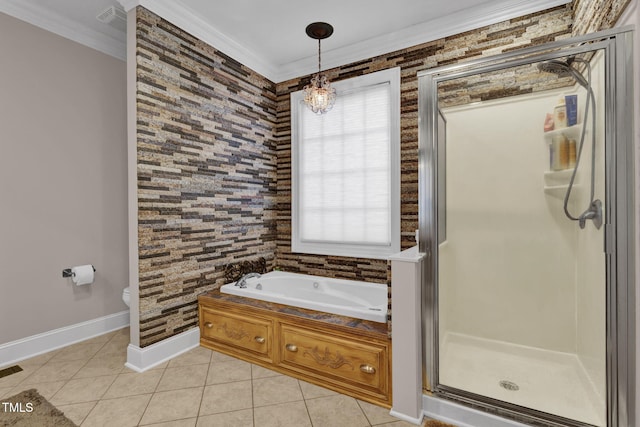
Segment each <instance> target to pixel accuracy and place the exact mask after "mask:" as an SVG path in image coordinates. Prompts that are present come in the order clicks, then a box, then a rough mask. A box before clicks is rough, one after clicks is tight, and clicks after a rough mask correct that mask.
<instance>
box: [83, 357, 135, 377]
mask: <svg viewBox="0 0 640 427" xmlns="http://www.w3.org/2000/svg"><path fill="white" fill-rule="evenodd" d="M126 361H127V356H126V354H125V353H122V354H118V353H112V354H106V355H103V354H102V352H100V353H99V354H97V355H96V356H95V357H93V358H91V359H90V360H89V361H88V362H87V363H86V364H85V365H84V366H83V367H82V368H80V370H79V371H78V372H77V373H76V374H75V375H74V376H73V378H90V377H101V376H104V375H118V374H120V373H122V372H123V371H124V364H125V362H126Z"/></svg>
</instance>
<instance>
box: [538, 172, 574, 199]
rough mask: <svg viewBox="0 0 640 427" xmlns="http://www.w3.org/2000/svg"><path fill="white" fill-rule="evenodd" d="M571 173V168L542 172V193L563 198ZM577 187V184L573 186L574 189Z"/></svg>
mask: <svg viewBox="0 0 640 427" xmlns="http://www.w3.org/2000/svg"><path fill="white" fill-rule="evenodd" d="M572 174H573V168H572V169H563V170H559V171H546V172H545V173H544V193H545V194H547V195H549V196H552V197H556V198H558V199H564V195H565V194H566V192H567V189H568V188H569V181H570V180H571V175H572ZM578 187H579V186H578V185H574V186H573V188H574V189H576V188H578Z"/></svg>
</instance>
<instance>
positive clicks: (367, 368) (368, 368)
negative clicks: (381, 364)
mask: <svg viewBox="0 0 640 427" xmlns="http://www.w3.org/2000/svg"><path fill="white" fill-rule="evenodd" d="M360 371H362V372H364V373H365V374H375V373H376V368H374V367H373V366H371V365H360Z"/></svg>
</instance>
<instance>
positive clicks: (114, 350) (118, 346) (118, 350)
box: [100, 338, 129, 356]
mask: <svg viewBox="0 0 640 427" xmlns="http://www.w3.org/2000/svg"><path fill="white" fill-rule="evenodd" d="M128 346H129V341H125V340H124V339H118V340H116V338H113V339H111V341H109V342H108V343H106V344H105V345H104V346H103V347H102V348H101V349H100V354H101V355H103V356H107V355H109V354H127V347H128Z"/></svg>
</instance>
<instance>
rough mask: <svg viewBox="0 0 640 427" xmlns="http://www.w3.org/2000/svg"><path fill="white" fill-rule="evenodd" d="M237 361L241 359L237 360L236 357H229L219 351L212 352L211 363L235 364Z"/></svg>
mask: <svg viewBox="0 0 640 427" xmlns="http://www.w3.org/2000/svg"><path fill="white" fill-rule="evenodd" d="M236 360H239V359H236V358H235V357H232V356H227V355H226V354H222V353H219V352H217V351H212V352H211V363H218V362H221V363H223V362H233V361H236Z"/></svg>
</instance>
